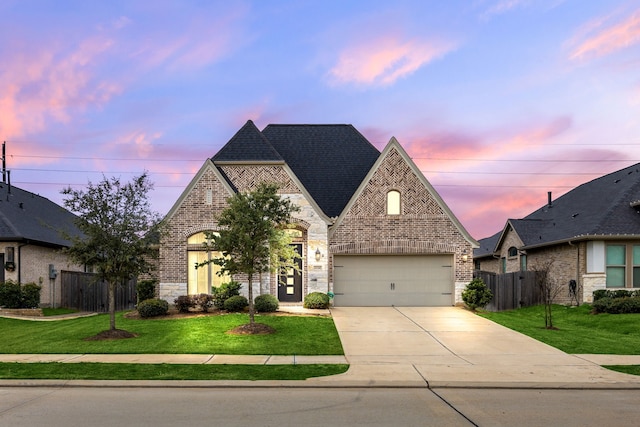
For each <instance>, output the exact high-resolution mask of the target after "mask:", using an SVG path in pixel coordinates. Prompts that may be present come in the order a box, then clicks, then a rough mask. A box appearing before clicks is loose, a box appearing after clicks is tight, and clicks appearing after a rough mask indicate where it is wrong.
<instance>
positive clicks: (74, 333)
mask: <svg viewBox="0 0 640 427" xmlns="http://www.w3.org/2000/svg"><path fill="white" fill-rule="evenodd" d="M256 322H260V323H265V324H267V325H269V326H271V327H273V328H274V329H275V330H276V333H274V334H271V335H243V336H238V335H230V334H227V333H226V331H228V330H230V329H233V328H234V327H236V326H239V325H242V324H244V323H248V316H247V315H246V314H225V315H219V316H204V317H195V318H182V319H127V318H125V317H123V313H118V314H117V320H116V327H117V328H118V329H125V330H127V331H129V332H133V333H136V334H138V337H137V338H130V339H121V340H109V341H85V340H84V339H85V338H87V337H90V336H93V335H96V334H98V333H99V332H101V331H103V330H105V329H108V328H109V316H108V315H107V314H104V315H98V316H92V317H85V318H79V319H73V320H62V321H56V322H33V321H28V320H17V319H4V318H0V330H1V331H2V340H1V342H0V353H49V354H55V353H62V354H65V353H72V354H75V353H115V354H117V353H132V354H144V353H193V354H266V355H269V354H271V355H290V354H297V355H342V354H344V352H343V350H342V344H341V343H340V338H339V337H338V333H337V331H336V328H335V326H334V324H333V320H332V319H331V318H329V317H305V316H270V315H264V316H256Z"/></svg>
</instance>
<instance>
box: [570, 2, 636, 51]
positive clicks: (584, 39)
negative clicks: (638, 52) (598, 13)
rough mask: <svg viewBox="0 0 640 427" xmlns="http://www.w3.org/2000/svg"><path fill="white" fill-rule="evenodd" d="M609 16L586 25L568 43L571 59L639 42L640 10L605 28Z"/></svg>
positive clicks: (619, 48)
mask: <svg viewBox="0 0 640 427" xmlns="http://www.w3.org/2000/svg"><path fill="white" fill-rule="evenodd" d="M608 20H609V18H604V19H600V20H598V21H594V22H592V23H590V24H588V25H587V27H586V29H585V31H584V32H585V34H582V35H580V36H578V37H576V38H574V40H572V41H571V42H570V43H569V44H570V45H571V46H573V48H572V49H571V52H570V54H569V58H570V59H571V60H580V59H591V58H599V57H602V56H606V55H609V54H611V53H614V52H616V51H619V50H622V49H625V48H628V47H630V46H633V45H635V44H638V43H640V10H638V11H635V12H634V13H633V14H631V16H628V17H626V18H625V19H623V20H620V21H618V22H616V23H613V24H610V25H609V26H607V27H605V28H601V27H603V25H605V24H606V23H607V21H608Z"/></svg>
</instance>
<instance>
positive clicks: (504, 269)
mask: <svg viewBox="0 0 640 427" xmlns="http://www.w3.org/2000/svg"><path fill="white" fill-rule="evenodd" d="M500 270H502V271H501V272H502V273H506V272H507V259H506V258H505V257H502V258H500Z"/></svg>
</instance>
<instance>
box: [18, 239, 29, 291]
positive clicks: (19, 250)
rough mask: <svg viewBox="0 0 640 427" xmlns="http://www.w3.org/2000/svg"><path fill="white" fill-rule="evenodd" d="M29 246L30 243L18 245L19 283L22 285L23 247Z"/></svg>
mask: <svg viewBox="0 0 640 427" xmlns="http://www.w3.org/2000/svg"><path fill="white" fill-rule="evenodd" d="M23 246H29V242H28V241H27V243H23V244H21V245H18V283H19V284H22V247H23Z"/></svg>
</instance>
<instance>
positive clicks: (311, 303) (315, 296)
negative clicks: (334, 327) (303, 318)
mask: <svg viewBox="0 0 640 427" xmlns="http://www.w3.org/2000/svg"><path fill="white" fill-rule="evenodd" d="M302 306H303V307H304V308H329V295H327V294H323V293H322V292H311V293H310V294H307V296H305V297H304V303H303V304H302Z"/></svg>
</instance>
